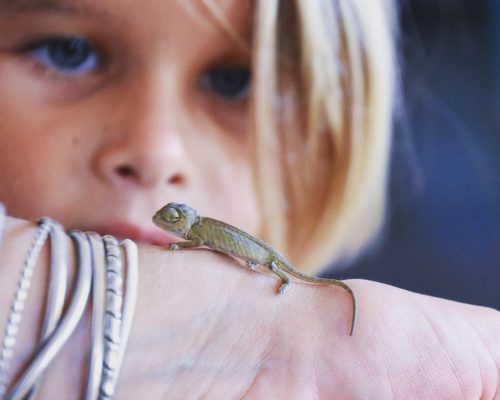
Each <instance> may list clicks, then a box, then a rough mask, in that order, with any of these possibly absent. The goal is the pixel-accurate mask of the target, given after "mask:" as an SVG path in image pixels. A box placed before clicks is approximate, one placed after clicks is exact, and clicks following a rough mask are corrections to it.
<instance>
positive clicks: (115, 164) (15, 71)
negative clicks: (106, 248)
mask: <svg viewBox="0 0 500 400" xmlns="http://www.w3.org/2000/svg"><path fill="white" fill-rule="evenodd" d="M16 4H17V5H16ZM182 4H184V6H183V5H182ZM186 4H189V5H186ZM249 4H250V2H247V1H241V0H238V1H236V2H235V1H234V0H226V1H222V2H218V5H219V7H220V8H221V11H222V13H223V14H224V16H225V17H226V18H227V20H228V21H229V22H230V23H231V25H233V26H234V27H238V31H237V32H238V34H239V35H241V37H242V38H248V36H249V35H250V32H249V29H250V27H249V23H250V8H249ZM9 5H10V6H9ZM139 15H140V18H138V16H139ZM72 38H73V39H74V38H78V39H80V46H83V48H84V50H81V48H82V47H80V51H81V52H82V53H81V54H83V56H82V57H81V60H80V62H78V60H75V59H72V58H71V56H72V55H73V56H74V54H72V53H71V50H68V48H67V46H69V45H68V43H69V40H70V39H72ZM64 41H66V42H64ZM64 43H65V44H64ZM65 48H66V50H65ZM61 52H62V53H63V56H61V54H60V53H61ZM57 53H58V54H59V56H58V55H57ZM58 57H59V58H58ZM61 57H62V58H61ZM75 57H76V56H75ZM71 62H73V64H71ZM249 64H250V56H249V53H248V49H243V48H242V47H241V46H240V45H239V44H238V43H236V42H234V41H231V40H230V39H229V38H228V36H227V33H226V32H224V31H223V29H222V28H221V26H220V25H218V24H217V23H215V21H214V17H213V15H211V14H210V13H209V12H208V11H207V10H206V9H205V8H204V6H203V5H202V3H201V2H198V1H195V2H192V3H186V2H179V1H176V0H169V1H165V0H148V1H147V3H146V2H137V1H135V0H110V1H106V2H102V1H97V0H90V1H85V2H79V1H68V0H64V1H60V2H58V1H50V2H48V1H45V0H33V1H31V0H30V1H12V2H10V1H9V2H0V82H1V85H0V182H2V183H1V185H0V199H1V201H3V202H4V203H5V205H6V206H7V209H8V210H9V212H10V213H11V215H15V216H18V217H21V218H25V219H34V218H37V217H39V216H41V215H48V216H51V217H53V218H55V219H57V220H58V221H60V222H61V223H62V224H63V225H64V226H65V227H66V228H68V229H71V228H78V229H82V230H94V231H98V232H100V233H111V234H115V235H117V236H119V237H129V238H132V239H135V240H137V241H143V242H154V243H165V242H166V241H168V240H170V239H172V238H171V237H168V236H167V235H165V234H164V233H163V232H162V231H161V230H160V229H158V228H157V227H156V226H154V225H153V223H152V222H151V215H152V214H153V212H154V211H155V210H156V209H158V208H159V207H161V206H162V205H164V204H165V203H166V202H168V201H171V200H176V201H183V202H187V203H189V204H193V205H194V206H196V207H197V208H198V209H200V210H201V211H203V212H204V213H206V214H207V215H212V216H214V217H217V218H220V219H224V220H226V221H229V222H231V223H233V224H235V225H237V226H240V227H242V228H243V229H245V230H247V231H250V232H253V233H254V234H257V233H258V231H259V227H260V217H259V216H260V210H259V207H258V205H257V198H256V194H255V193H256V190H255V187H254V176H253V173H252V167H251V162H250V161H251V154H252V148H251V147H250V146H249V143H248V138H249V136H248V135H247V122H248V121H247V120H248V114H249V100H248V99H249V97H248V96H249V94H248V93H249V90H250V81H249V79H248V78H247V79H246V78H245V74H246V75H248V74H249ZM236 67H237V68H239V69H237V70H236V71H234V70H233V86H232V87H231V75H230V77H229V84H228V85H229V89H231V90H228V88H227V85H226V86H224V83H223V84H221V83H220V81H218V80H217V76H220V75H221V74H222V75H223V76H225V75H224V74H225V73H227V72H228V71H229V72H230V69H231V68H236ZM214 70H215V71H216V72H218V73H219V75H217V74H215V75H214V74H212V72H213V71H214ZM226 75H227V74H226ZM214 76H215V78H214ZM222 80H223V82H226V81H224V79H222ZM242 210H244V212H242Z"/></svg>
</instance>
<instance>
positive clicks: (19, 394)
mask: <svg viewBox="0 0 500 400" xmlns="http://www.w3.org/2000/svg"><path fill="white" fill-rule="evenodd" d="M70 236H71V237H72V238H73V239H74V240H75V241H76V243H77V245H78V246H77V249H78V262H77V265H78V266H79V269H78V274H77V278H76V283H75V289H74V292H73V294H72V297H71V301H70V303H69V306H68V309H67V311H66V313H65V314H64V316H63V318H62V319H61V322H60V323H59V325H58V326H57V328H56V330H55V331H54V332H53V334H52V335H51V336H50V337H49V338H48V340H47V341H46V342H45V343H44V344H43V346H42V347H41V348H40V350H39V351H38V353H37V355H36V356H35V358H34V359H33V361H32V362H31V364H30V365H29V366H28V368H27V369H26V370H25V372H24V373H23V374H22V376H21V377H20V378H19V379H18V381H17V382H16V384H15V385H14V387H13V389H12V391H11V392H10V393H9V394H8V396H7V400H21V399H24V398H25V396H26V395H27V394H28V393H29V391H30V390H31V388H32V387H33V385H34V384H35V382H36V381H37V380H38V378H39V377H40V375H41V374H42V373H43V372H44V371H45V369H46V368H47V367H48V366H49V364H50V363H51V362H52V360H53V359H54V357H55V356H56V355H57V353H59V351H60V350H61V348H62V347H63V346H64V345H65V344H66V343H67V341H68V339H69V337H70V336H71V334H72V333H73V331H74V330H75V328H76V326H77V325H78V322H79V321H80V320H81V317H82V315H83V312H84V311H85V307H86V305H87V302H88V298H89V293H90V287H91V280H92V268H91V264H90V247H89V243H88V241H87V239H86V238H85V236H84V235H83V234H82V233H81V232H76V231H75V232H71V233H70Z"/></svg>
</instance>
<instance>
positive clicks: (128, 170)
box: [0, 0, 500, 399]
mask: <svg viewBox="0 0 500 400" xmlns="http://www.w3.org/2000/svg"><path fill="white" fill-rule="evenodd" d="M8 3H10V4H12V3H13V2H0V7H2V8H0V82H1V83H2V84H1V85H0V182H2V184H1V185H0V199H1V200H2V201H3V202H5V204H6V205H7V209H8V211H9V212H10V213H11V214H13V215H17V216H20V217H22V218H25V219H33V218H36V217H38V216H40V215H49V216H52V217H54V218H56V219H58V220H59V221H60V222H62V223H63V225H64V226H65V227H66V228H68V229H70V228H79V229H90V230H97V231H100V232H103V233H104V232H110V233H114V234H116V235H118V236H129V237H132V238H134V239H136V240H139V241H148V242H155V243H163V242H165V241H166V240H170V239H171V238H169V237H168V236H166V235H165V236H158V233H154V231H151V230H152V229H156V228H155V227H154V226H153V224H152V223H151V215H152V213H153V212H154V211H155V210H156V209H158V208H159V207H160V206H162V205H163V204H165V203H166V202H168V201H170V200H175V201H182V202H186V203H189V204H192V205H193V206H194V207H195V208H196V209H198V210H199V211H200V212H201V213H203V214H205V215H210V216H212V217H215V218H218V219H222V220H225V221H227V222H230V223H232V224H234V225H236V226H238V227H240V228H242V229H244V230H245V231H248V232H250V233H253V234H257V233H258V231H259V226H260V223H259V215H260V213H259V208H258V205H257V200H256V197H255V188H254V185H253V176H252V172H251V167H250V150H251V149H249V148H248V146H247V144H248V143H247V139H248V137H247V135H246V131H247V122H248V121H247V117H248V101H247V98H246V96H245V94H244V91H242V93H238V94H239V95H238V96H234V97H231V98H227V96H220V93H218V92H216V91H214V90H213V86H209V87H208V88H207V86H206V85H203V84H201V83H200V82H204V80H203V78H205V77H206V73H207V72H208V71H209V70H210V68H212V67H213V66H232V65H239V66H248V64H249V60H248V55H247V54H245V52H244V51H241V50H238V49H239V47H238V46H236V45H235V44H233V43H232V42H231V41H229V40H228V38H227V36H226V35H225V34H223V33H222V32H221V31H220V30H218V29H214V26H213V25H211V24H208V25H207V24H203V23H201V22H203V21H209V20H210V17H209V16H207V15H206V13H203V12H201V16H202V17H203V18H198V19H196V18H193V16H192V15H191V16H190V15H189V13H187V12H186V10H185V9H184V8H182V7H181V6H180V5H179V4H181V3H184V2H180V1H179V2H177V1H174V0H170V1H168V0H148V2H147V6H146V5H145V3H146V2H145V1H141V2H137V1H135V0H108V1H106V2H102V1H96V0H89V1H86V2H79V3H80V4H85V5H86V7H87V8H86V10H81V9H80V10H79V11H78V12H77V13H74V12H72V8H71V5H72V4H75V2H71V1H69V0H65V1H64V2H63V3H61V4H65V7H62V8H60V7H59V8H57V7H55V8H54V7H53V6H54V4H57V2H54V1H52V2H51V4H52V6H51V7H50V8H49V9H47V8H45V9H43V8H42V9H41V8H38V9H37V11H36V12H35V13H34V14H33V13H31V14H30V12H28V10H26V9H25V10H23V12H22V13H18V14H15V13H14V14H12V13H7V12H6V11H5V8H3V7H4V6H5V5H6V4H8ZM29 3H30V2H29V1H28V0H25V1H23V2H22V4H25V5H26V4H29ZM43 3H44V2H42V1H41V0H39V1H37V2H35V4H38V5H41V4H43ZM217 3H218V4H219V5H221V6H222V7H223V9H224V10H226V13H227V14H228V17H229V20H230V21H231V22H232V25H233V26H236V27H238V28H241V29H242V31H241V32H240V33H241V34H242V35H243V36H246V32H245V26H246V24H245V22H246V21H248V20H249V18H248V15H249V13H248V12H246V10H245V9H244V6H242V4H243V5H245V4H247V3H246V2H242V1H241V0H238V7H236V8H235V7H233V6H234V4H235V3H234V2H233V1H221V2H217ZM19 4H21V3H19ZM45 4H49V3H47V2H45ZM184 4H185V3H184ZM196 4H201V3H196ZM96 7H100V8H99V9H100V11H98V12H95V10H96ZM103 8H104V9H103ZM195 10H196V8H195ZM195 15H198V14H196V13H195ZM139 16H140V17H139ZM200 21H201V22H200ZM47 35H49V36H50V37H54V36H61V35H62V36H68V35H70V36H75V35H76V36H79V37H86V38H89V39H91V40H92V41H93V42H95V44H96V47H97V48H98V49H100V51H101V53H100V54H101V56H102V57H103V60H105V61H106V63H104V64H103V65H102V66H101V65H100V66H99V68H95V69H90V70H88V71H86V72H85V73H80V72H81V71H80V72H79V73H75V71H72V73H67V71H66V73H64V74H61V73H59V72H57V71H55V70H54V69H53V68H48V67H47V65H44V64H43V63H41V55H42V54H43V53H41V52H40V50H41V48H37V51H34V50H33V49H31V50H30V51H27V50H26V44H27V42H30V41H33V40H41V39H43V38H46V36H47ZM187 38H189V40H187ZM35 56H36V57H35ZM86 65H87V64H86ZM242 210H244V212H242ZM157 232H160V231H159V230H157ZM160 233H161V232H160ZM33 234H34V228H33V226H31V225H29V224H28V223H26V222H20V221H13V220H9V231H8V234H7V236H6V242H5V243H4V244H5V246H4V248H3V251H2V253H1V254H0V257H1V258H0V267H1V274H2V275H1V279H0V284H1V289H2V290H0V321H5V320H6V315H7V314H6V313H7V311H8V309H9V306H10V304H11V301H12V299H13V297H14V292H15V289H16V283H17V281H18V278H19V274H20V267H21V260H22V259H23V258H22V257H24V256H25V254H26V251H27V248H28V246H29V243H30V242H31V239H32V237H33ZM140 256H141V259H140V262H141V274H140V286H139V297H138V301H139V303H138V305H137V310H136V313H135V321H134V327H133V331H132V334H131V339H130V345H129V348H128V350H127V354H126V358H125V364H124V369H123V371H122V375H121V379H120V381H119V385H118V391H119V392H118V395H117V398H131V399H134V398H151V399H155V398H173V399H175V398H182V399H185V398H197V397H203V396H204V395H205V398H217V399H220V398H241V397H245V396H246V397H247V398H283V397H286V398H294V396H295V398H300V399H308V398H335V399H342V398H351V399H352V398H362V399H366V398H368V399H369V398H374V399H380V398H384V399H385V398H389V399H390V398H391V396H392V398H404V399H411V398H415V399H417V398H418V399H425V398H430V399H435V398H444V399H446V398H450V399H457V398H458V399H460V398H481V394H484V396H483V397H484V398H486V399H489V398H492V396H493V394H494V393H496V397H497V398H498V396H499V394H498V365H499V361H498V360H499V349H498V346H499V343H500V338H499V337H498V335H499V332H500V328H499V322H498V319H499V317H498V312H495V311H492V310H487V309H483V308H479V307H473V306H466V305H461V304H457V303H452V302H447V301H444V300H439V299H433V298H428V297H424V296H419V295H416V294H412V293H408V292H405V291H402V290H399V289H395V288H391V287H388V286H385V285H380V284H377V283H370V282H366V281H356V280H355V281H349V284H350V285H352V286H353V288H354V290H355V291H356V294H357V296H358V298H359V302H360V310H359V320H358V329H357V331H356V335H355V336H354V337H349V336H348V321H349V317H348V316H349V315H350V305H349V301H348V298H347V297H346V296H345V293H343V292H342V291H341V290H335V289H332V288H320V287H316V286H311V285H307V286H306V285H301V284H296V285H293V287H292V288H290V291H289V293H287V295H286V296H281V297H277V296H276V295H275V292H276V289H277V285H278V284H279V283H278V282H277V281H276V279H275V278H274V277H267V276H265V275H261V274H258V273H256V272H251V271H247V270H245V269H243V268H241V267H240V265H239V264H238V263H236V262H235V261H234V260H232V259H228V258H225V257H222V256H220V255H215V254H213V253H211V252H207V251H186V252H180V253H175V254H172V253H170V252H168V251H166V250H164V249H160V248H155V247H153V246H147V245H143V246H142V247H141V250H140ZM41 260H42V263H41V264H40V265H39V268H38V269H37V273H38V274H39V275H37V278H36V279H34V281H33V287H32V288H31V290H30V298H29V302H28V304H27V308H26V310H25V315H24V319H23V324H22V326H21V329H20V336H19V341H18V345H17V347H16V349H17V352H16V354H17V356H16V358H15V359H14V361H13V369H14V370H16V369H17V368H18V367H19V366H20V365H22V364H23V363H24V362H25V361H26V357H28V356H29V354H30V352H31V351H32V350H33V349H34V343H35V339H36V333H37V330H38V328H39V325H40V319H41V318H42V316H43V309H42V308H41V307H42V305H43V302H42V301H41V299H43V298H44V297H45V294H44V290H45V287H44V284H45V282H46V279H45V278H46V277H47V253H44V254H42V257H41ZM389 306H390V307H389ZM88 317H89V316H88V315H87V317H86V319H85V320H83V321H82V323H81V324H80V325H79V327H78V331H77V332H76V334H75V336H73V337H72V339H71V341H70V342H69V343H68V347H67V348H66V349H65V351H64V353H63V354H61V357H60V358H58V360H57V361H56V363H55V364H54V365H53V366H51V368H50V371H49V374H48V375H47V378H46V383H45V384H44V385H43V387H42V389H41V390H42V393H41V398H61V395H62V394H64V398H68V399H71V398H72V397H73V398H79V396H80V395H79V393H80V389H81V385H82V378H81V377H82V376H83V374H84V371H85V368H86V365H87V364H86V362H87V359H86V357H87V352H86V349H88V335H89V332H90V328H89V318H88ZM82 349H83V350H82ZM462 390H463V391H464V393H465V394H463V395H462V394H461V393H462ZM493 398H494V397H493Z"/></svg>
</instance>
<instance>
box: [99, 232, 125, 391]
mask: <svg viewBox="0 0 500 400" xmlns="http://www.w3.org/2000/svg"><path fill="white" fill-rule="evenodd" d="M102 240H103V242H104V248H105V249H106V312H105V315H104V360H103V370H102V375H101V384H100V387H99V394H100V398H102V399H112V398H113V396H114V392H115V382H116V371H117V368H118V353H119V349H120V339H121V328H122V311H121V308H122V303H123V269H122V259H121V254H120V249H119V247H118V242H117V240H116V239H115V238H114V237H113V236H110V235H106V236H104V237H103V238H102Z"/></svg>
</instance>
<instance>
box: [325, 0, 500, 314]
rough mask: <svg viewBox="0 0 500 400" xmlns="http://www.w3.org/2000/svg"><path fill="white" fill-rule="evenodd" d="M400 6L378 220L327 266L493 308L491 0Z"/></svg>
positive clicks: (499, 130) (498, 240)
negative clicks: (387, 175) (383, 215)
mask: <svg viewBox="0 0 500 400" xmlns="http://www.w3.org/2000/svg"><path fill="white" fill-rule="evenodd" d="M400 8H401V9H400V19H401V37H400V43H399V46H400V52H401V69H402V92H403V96H402V97H403V98H402V101H401V104H400V106H399V111H398V113H399V115H398V117H397V121H396V122H395V138H394V140H395V141H394V147H393V155H392V172H391V186H390V204H389V207H388V218H387V224H386V226H385V229H384V232H383V235H382V236H381V238H380V241H379V243H377V244H376V246H374V247H373V248H372V249H371V250H369V251H368V252H366V253H365V254H364V255H363V256H362V257H360V258H359V259H358V260H356V261H355V263H354V264H353V265H352V266H351V267H350V268H349V269H347V270H343V271H340V272H336V273H335V274H333V275H334V276H335V277H340V278H342V279H347V278H351V277H352V278H366V279H371V280H376V281H379V282H384V283H388V284H391V285H394V286H398V287H401V288H405V289H408V290H411V291H415V292H418V293H425V294H430V295H433V296H439V297H444V298H448V299H453V300H457V301H462V302H467V303H472V304H478V305H487V306H490V307H494V308H497V309H500V0H400ZM325 276H329V274H328V273H326V274H325Z"/></svg>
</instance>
